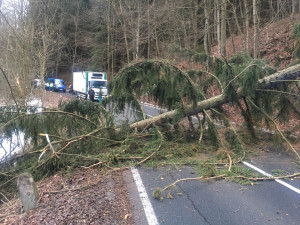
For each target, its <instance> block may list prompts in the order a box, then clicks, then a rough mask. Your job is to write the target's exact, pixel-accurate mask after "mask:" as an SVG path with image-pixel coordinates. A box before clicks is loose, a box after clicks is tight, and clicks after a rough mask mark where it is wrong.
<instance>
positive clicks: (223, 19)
mask: <svg viewBox="0 0 300 225" xmlns="http://www.w3.org/2000/svg"><path fill="white" fill-rule="evenodd" d="M226 9H227V0H222V5H221V42H220V44H221V46H220V53H221V55H222V56H223V57H226V31H227V29H226Z"/></svg>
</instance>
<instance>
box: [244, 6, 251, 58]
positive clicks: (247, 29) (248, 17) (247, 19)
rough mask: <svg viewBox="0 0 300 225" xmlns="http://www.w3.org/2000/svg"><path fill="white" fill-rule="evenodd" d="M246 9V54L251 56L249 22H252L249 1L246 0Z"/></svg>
mask: <svg viewBox="0 0 300 225" xmlns="http://www.w3.org/2000/svg"><path fill="white" fill-rule="evenodd" d="M244 7H245V36H246V38H245V48H246V52H247V53H248V54H249V53H250V51H249V36H250V34H249V20H250V10H249V5H248V0H244Z"/></svg>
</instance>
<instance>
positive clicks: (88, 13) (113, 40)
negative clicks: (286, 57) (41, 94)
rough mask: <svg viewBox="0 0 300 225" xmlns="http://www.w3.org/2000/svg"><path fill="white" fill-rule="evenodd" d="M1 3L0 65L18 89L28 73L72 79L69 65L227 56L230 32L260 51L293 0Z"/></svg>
mask: <svg viewBox="0 0 300 225" xmlns="http://www.w3.org/2000/svg"><path fill="white" fill-rule="evenodd" d="M0 9H1V14H0V31H1V36H0V46H1V47H0V48H1V53H2V54H1V56H0V63H1V67H2V68H3V69H5V70H6V71H8V73H9V78H10V81H11V82H12V84H13V86H15V87H16V89H17V90H18V92H19V93H20V94H22V95H23V94H25V93H24V90H23V91H22V90H21V89H22V88H21V87H24V86H25V87H26V86H29V84H30V81H31V80H32V79H33V78H34V77H40V78H44V76H54V77H55V76H58V74H59V75H60V76H63V77H64V78H65V79H66V81H67V83H71V80H70V78H71V73H72V71H78V70H97V71H99V70H101V71H106V72H107V73H108V74H109V79H111V78H112V77H113V76H114V75H115V74H116V73H117V72H118V71H119V70H120V68H122V67H123V66H124V65H126V64H127V63H129V62H132V61H133V60H136V59H153V58H163V59H169V60H173V59H174V58H176V57H175V56H174V52H175V53H176V54H177V55H176V56H177V57H178V55H180V54H179V53H178V52H179V51H180V52H183V51H185V52H186V54H185V55H184V56H185V58H188V57H189V55H191V54H194V53H200V54H202V53H203V54H205V55H209V56H210V55H212V54H215V55H218V56H222V57H226V55H228V53H227V54H226V52H228V51H231V52H232V51H233V52H235V51H236V47H235V46H234V41H231V43H230V41H227V42H226V40H228V38H229V37H232V36H234V35H242V37H243V43H242V49H241V48H239V51H244V52H247V53H249V54H250V55H251V56H252V57H253V58H254V59H255V58H259V57H260V56H261V51H260V33H261V31H262V29H263V28H264V27H265V26H266V25H268V24H272V23H273V22H275V21H279V20H282V19H284V18H287V17H292V18H294V16H295V15H296V13H298V12H299V11H300V2H299V1H298V0H285V1H284V0H262V1H260V0H251V1H250V0H214V1H211V0H202V1H201V0H172V1H170V0H159V1H158V0H106V1H103V0H94V1H90V0H41V1H34V0H28V1H26V0H16V1H14V2H11V1H5V0H2V1H0ZM232 43H233V46H231V49H230V50H228V47H227V46H228V45H229V44H232ZM213 46H217V47H215V48H214V50H213V51H212V47H213ZM226 49H227V50H226ZM290 53H292V52H290ZM231 55H232V54H231ZM181 60H182V59H181ZM2 84H3V82H2Z"/></svg>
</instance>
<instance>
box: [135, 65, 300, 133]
mask: <svg viewBox="0 0 300 225" xmlns="http://www.w3.org/2000/svg"><path fill="white" fill-rule="evenodd" d="M297 77H300V64H297V65H295V66H292V67H289V68H287V69H284V70H281V71H279V72H276V73H274V74H272V75H270V76H267V77H265V78H263V79H260V80H259V81H258V84H257V89H268V88H271V87H276V86H277V85H279V84H280V83H281V81H282V80H295V79H296V78H297ZM237 96H238V97H239V98H240V97H243V96H244V92H243V90H242V89H238V90H237ZM227 102H228V99H227V97H226V96H224V95H217V96H215V97H212V98H209V99H206V100H203V101H201V102H198V103H197V105H196V106H192V105H190V106H187V107H185V109H184V116H188V115H196V114H198V113H200V112H201V111H203V110H209V109H211V108H214V107H217V106H220V105H223V104H225V103H227ZM177 114H178V110H171V111H168V112H165V113H163V114H160V115H158V116H154V117H152V118H149V119H145V120H142V121H139V122H135V123H132V124H131V125H130V127H131V128H135V129H138V130H143V129H144V128H146V127H148V126H151V125H152V124H159V123H161V122H162V121H163V120H164V119H167V118H173V117H175V116H176V115H177Z"/></svg>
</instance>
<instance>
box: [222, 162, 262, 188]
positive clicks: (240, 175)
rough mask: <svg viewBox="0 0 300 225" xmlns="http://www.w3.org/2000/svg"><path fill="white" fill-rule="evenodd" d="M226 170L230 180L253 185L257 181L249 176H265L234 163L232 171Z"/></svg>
mask: <svg viewBox="0 0 300 225" xmlns="http://www.w3.org/2000/svg"><path fill="white" fill-rule="evenodd" d="M224 172H225V173H226V175H227V176H228V177H229V179H230V180H232V181H234V182H236V183H239V184H243V185H253V184H254V183H255V182H254V181H252V180H250V179H247V178H255V177H263V176H262V175H260V174H257V173H254V172H253V170H251V169H248V168H245V167H242V166H239V165H233V166H232V167H231V171H229V172H228V171H224ZM230 177H231V178H230Z"/></svg>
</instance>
